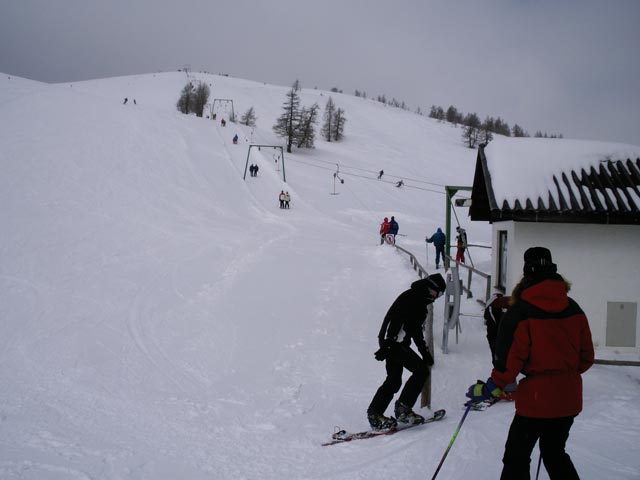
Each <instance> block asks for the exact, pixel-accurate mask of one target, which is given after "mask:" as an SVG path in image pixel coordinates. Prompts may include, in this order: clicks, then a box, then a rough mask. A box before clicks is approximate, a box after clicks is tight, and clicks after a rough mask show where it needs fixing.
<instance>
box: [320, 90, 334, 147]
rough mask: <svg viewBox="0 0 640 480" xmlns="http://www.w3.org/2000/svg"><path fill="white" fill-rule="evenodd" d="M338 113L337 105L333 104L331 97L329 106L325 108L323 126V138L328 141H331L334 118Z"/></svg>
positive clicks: (328, 102)
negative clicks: (336, 112)
mask: <svg viewBox="0 0 640 480" xmlns="http://www.w3.org/2000/svg"><path fill="white" fill-rule="evenodd" d="M335 111H336V105H335V103H333V98H331V97H329V100H327V104H326V105H325V107H324V117H323V118H324V123H323V124H322V132H321V133H322V137H323V138H324V139H325V140H326V141H327V142H330V141H331V134H332V133H333V116H334V114H335Z"/></svg>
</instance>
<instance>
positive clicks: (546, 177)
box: [484, 137, 640, 208]
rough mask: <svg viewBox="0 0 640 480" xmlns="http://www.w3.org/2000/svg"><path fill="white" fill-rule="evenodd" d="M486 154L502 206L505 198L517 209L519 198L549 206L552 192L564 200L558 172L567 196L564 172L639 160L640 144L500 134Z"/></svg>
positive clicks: (556, 200) (493, 184)
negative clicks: (608, 163)
mask: <svg viewBox="0 0 640 480" xmlns="http://www.w3.org/2000/svg"><path fill="white" fill-rule="evenodd" d="M484 153H485V157H486V160H487V167H488V168H489V172H490V173H491V184H492V186H493V193H494V195H495V200H496V204H497V206H498V208H501V207H502V205H503V204H504V202H505V201H507V202H508V204H509V205H510V206H511V207H512V208H513V206H514V204H515V202H516V200H519V201H520V203H521V204H522V206H524V205H525V202H526V200H527V199H531V201H532V202H533V203H534V205H537V199H538V198H541V199H542V200H543V202H544V204H545V206H546V207H547V208H548V207H549V205H548V199H549V195H551V196H552V197H553V199H554V201H555V202H556V204H559V203H560V201H559V198H558V193H557V192H558V187H556V185H555V183H554V181H553V177H554V175H555V176H556V178H557V179H558V180H559V185H560V189H562V191H563V195H564V194H568V191H565V190H567V189H566V188H565V185H563V183H562V182H561V181H560V178H561V176H562V173H565V174H566V175H570V173H571V171H575V172H576V173H577V174H578V175H580V171H581V170H582V169H584V170H586V171H587V172H588V171H589V169H590V168H591V167H594V168H595V169H596V171H597V170H598V169H599V167H600V164H601V163H602V162H606V161H607V160H611V161H614V162H615V161H617V160H623V161H624V160H626V159H632V160H635V159H637V158H640V147H639V146H636V145H627V144H623V143H610V142H599V141H591V140H569V139H557V138H554V139H548V138H530V137H527V138H512V137H497V138H495V139H494V140H493V141H492V142H491V143H489V145H487V146H486V147H485V149H484ZM565 198H567V197H565Z"/></svg>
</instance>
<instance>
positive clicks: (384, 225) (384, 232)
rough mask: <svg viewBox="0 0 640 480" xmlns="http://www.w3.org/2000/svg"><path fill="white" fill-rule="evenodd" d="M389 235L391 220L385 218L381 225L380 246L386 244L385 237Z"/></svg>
mask: <svg viewBox="0 0 640 480" xmlns="http://www.w3.org/2000/svg"><path fill="white" fill-rule="evenodd" d="M387 233H389V219H388V218H387V217H384V220H383V221H382V223H381V224H380V245H382V244H383V243H384V237H386V236H387Z"/></svg>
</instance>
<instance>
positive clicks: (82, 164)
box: [0, 72, 640, 480]
mask: <svg viewBox="0 0 640 480" xmlns="http://www.w3.org/2000/svg"><path fill="white" fill-rule="evenodd" d="M194 76H195V77H196V78H197V79H199V80H202V81H205V82H207V83H209V84H211V91H212V95H211V99H212V100H213V99H214V98H220V99H233V100H234V109H235V112H236V115H241V114H242V113H244V112H245V111H246V110H247V109H248V108H249V107H250V106H253V107H254V108H255V111H256V114H257V117H258V120H257V122H258V126H257V128H255V129H250V128H246V127H241V126H239V125H236V124H232V123H227V126H226V127H221V126H220V123H219V121H216V122H213V121H211V120H207V119H199V118H196V117H194V116H185V115H181V114H180V113H178V112H177V110H176V109H175V103H176V101H177V99H178V96H179V93H180V90H181V88H182V87H183V86H184V84H185V83H186V81H187V78H186V76H185V74H184V73H178V72H174V73H158V74H149V75H139V76H131V77H120V78H110V79H103V80H94V81H88V82H81V83H74V84H57V85H46V84H41V83H38V82H32V81H28V80H25V79H20V78H15V77H9V76H7V75H3V76H2V78H1V79H0V166H1V168H2V175H0V220H1V222H0V224H1V225H2V228H1V230H0V478H2V479H29V480H31V479H34V480H35V479H56V480H57V479H83V480H85V479H118V480H120V479H153V480H164V479H166V480H173V479H176V478H185V479H261V480H271V479H273V480H281V479H289V478H291V479H345V480H346V479H349V480H353V479H366V480H375V479H385V478H397V479H424V478H430V477H431V475H432V474H433V472H434V471H435V468H436V466H437V464H438V462H439V460H440V458H441V456H442V454H443V452H444V450H445V448H446V446H447V444H448V443H449V440H450V438H451V436H452V434H453V432H454V429H455V427H456V425H457V424H458V422H459V420H460V418H461V416H462V413H463V407H462V403H463V402H464V400H465V398H464V393H465V391H466V389H467V387H468V385H469V384H471V383H473V382H475V380H476V379H478V378H481V379H484V378H486V377H487V375H488V374H489V372H490V358H489V357H490V355H489V349H488V346H487V342H486V339H485V337H484V327H483V324H482V319H481V318H480V317H479V315H480V314H481V311H482V310H481V307H480V306H479V304H478V303H477V302H475V300H473V299H471V300H465V302H464V304H463V307H462V310H463V313H464V314H465V315H464V316H463V317H462V321H461V327H462V332H461V333H460V335H459V338H458V339H457V341H456V336H455V333H454V332H451V335H450V345H449V348H450V353H449V354H447V355H444V354H442V353H441V350H440V348H436V352H435V356H436V365H435V367H434V369H433V406H434V408H446V409H447V411H448V415H447V417H446V418H445V419H444V420H443V421H441V422H438V423H435V424H432V425H428V426H425V427H421V428H417V429H414V430H411V431H408V432H403V433H401V434H398V435H394V436H390V437H382V438H377V439H372V440H367V441H363V442H355V443H351V444H343V445H336V446H332V447H321V446H320V444H321V443H322V442H324V441H327V440H328V439H329V437H330V434H331V433H332V432H333V430H334V427H335V426H341V427H343V428H348V429H364V428H366V427H367V423H366V415H365V411H366V408H367V406H368V404H369V401H370V400H371V397H372V395H373V393H374V392H375V390H376V389H377V387H378V385H379V383H380V382H381V381H382V379H383V377H384V366H383V364H382V363H379V362H376V361H375V360H374V358H373V352H374V351H375V350H376V348H377V340H376V336H377V332H378V329H379V326H380V322H381V321H382V318H383V316H384V314H385V313H386V310H387V308H388V307H389V305H390V304H391V302H392V301H393V300H394V299H395V298H396V296H397V295H398V294H399V293H401V292H402V291H403V290H405V289H406V288H408V286H409V284H410V283H411V282H412V281H413V280H415V279H416V278H417V277H416V274H415V272H414V271H413V270H412V269H411V267H410V265H409V262H408V260H407V258H406V256H403V255H402V254H400V253H399V252H398V251H396V250H395V249H393V248H392V247H388V246H380V245H378V234H377V232H378V226H379V223H380V222H381V220H382V218H383V217H384V216H391V215H395V217H396V219H397V220H398V222H399V223H400V233H401V234H403V235H404V236H400V237H399V238H398V242H399V244H401V245H402V246H403V247H404V248H406V249H408V250H410V251H412V252H413V253H414V254H415V255H416V256H417V257H418V259H419V260H420V261H421V262H422V263H423V264H426V267H427V269H429V270H431V271H433V269H434V264H433V261H434V255H433V253H434V252H433V249H432V248H431V249H430V250H429V251H428V262H427V258H426V256H427V250H426V248H425V247H426V246H425V242H424V237H425V235H431V234H432V233H433V232H434V231H435V229H436V228H437V227H439V226H440V227H444V213H445V198H444V194H443V186H444V185H470V184H471V181H472V178H473V172H474V165H475V155H476V152H475V151H474V150H470V149H467V148H465V147H464V146H463V145H462V142H461V140H460V134H461V132H460V129H457V128H455V127H453V126H451V125H448V124H439V123H437V122H435V121H433V120H431V119H428V118H425V117H421V116H417V115H414V114H412V113H410V112H407V111H402V110H399V109H394V108H390V107H385V106H383V105H381V104H380V103H377V102H374V101H372V100H365V99H362V98H356V97H352V96H349V95H341V94H335V93H331V94H329V93H328V92H322V91H319V90H312V89H304V90H303V91H302V95H301V96H302V103H303V105H311V104H312V103H313V102H318V103H319V105H320V106H321V107H324V104H325V103H326V100H327V99H328V97H329V95H331V96H333V99H334V101H335V103H336V105H337V106H338V107H339V108H343V109H344V110H345V114H346V117H347V119H348V123H347V125H346V135H347V137H346V139H345V140H344V141H343V142H340V143H333V142H332V143H328V142H325V141H324V140H322V139H320V138H317V140H316V148H315V149H313V150H296V151H294V153H293V154H290V155H289V154H285V159H284V160H285V162H284V165H282V159H279V160H280V161H278V162H277V163H276V161H275V160H276V159H277V156H275V155H276V150H274V149H270V148H263V149H261V150H260V151H258V152H256V151H255V150H254V151H253V153H252V156H251V158H250V161H249V163H257V164H258V165H259V166H260V172H259V175H258V177H257V178H251V177H249V176H247V178H246V180H243V178H242V177H243V173H244V167H245V162H246V160H247V145H248V143H249V142H253V143H261V144H269V145H270V144H278V145H281V144H282V141H281V140H280V139H278V138H276V137H275V136H274V134H273V132H272V130H271V127H272V125H273V123H274V121H275V119H276V117H277V116H279V115H280V112H281V104H282V103H283V101H284V99H285V92H286V91H287V90H288V88H286V87H278V86H272V85H265V84H262V83H256V82H251V81H246V80H239V79H233V78H228V77H220V76H213V75H204V74H195V75H194ZM124 97H128V98H129V102H128V103H127V104H126V105H123V99H124ZM134 98H135V99H136V103H137V104H136V105H133V104H132V100H133V99H134ZM229 108H230V106H229V104H228V103H225V104H219V109H218V111H217V112H216V113H217V117H218V120H219V119H221V118H228V115H229V113H230V111H229ZM235 133H238V134H239V136H240V144H239V145H233V144H232V142H231V139H232V137H233V135H234V134H235ZM541 141H544V140H541ZM556 141H558V140H556ZM283 166H284V168H285V171H286V180H287V182H286V183H284V182H283V181H282V174H283V172H282V167H283ZM338 166H339V172H340V173H339V175H340V177H342V178H344V180H345V183H344V184H342V183H339V182H337V183H336V184H334V177H333V173H334V172H335V171H336V169H337V168H338ZM380 169H384V171H385V176H384V177H383V179H382V180H377V179H376V177H377V172H378V171H379V170H380ZM398 179H403V180H404V182H405V184H406V186H405V187H403V188H396V187H395V185H394V184H395V181H397V180H398ZM334 188H335V193H338V194H337V195H332V193H334ZM281 189H284V190H288V191H289V192H290V193H291V195H292V204H291V209H290V210H280V209H279V208H278V205H277V196H278V193H279V192H280V190H281ZM457 213H458V216H459V220H460V222H461V223H462V224H463V225H464V226H465V228H466V229H467V231H468V234H469V239H470V242H471V243H473V244H479V245H489V243H490V239H489V235H490V229H489V226H488V225H485V224H482V223H470V222H469V221H468V219H467V217H466V211H463V210H462V211H460V210H459V211H458V212H457ZM541 243H543V242H541ZM470 254H471V258H472V260H473V262H474V264H475V265H476V266H477V267H478V268H480V269H481V270H485V271H486V270H487V269H488V268H489V262H490V251H489V250H488V249H480V248H474V249H472V250H471V252H470ZM572 280H574V281H580V279H572ZM483 288H484V286H483V285H481V284H479V285H478V291H479V292H481V291H482V289H483ZM478 295H480V293H478ZM441 302H442V300H439V303H437V304H436V306H435V334H436V343H437V344H438V345H439V343H440V339H441V335H442V317H443V305H442V303H441ZM587 313H588V312H587ZM584 383H585V408H584V411H583V413H582V414H581V415H580V416H579V417H578V419H577V421H576V423H575V424H574V427H573V429H572V432H571V437H570V439H569V443H568V451H569V453H570V454H571V455H572V457H573V460H574V462H575V464H576V466H577V468H578V470H579V472H580V474H581V477H582V478H583V479H605V478H606V479H609V480H623V479H637V478H640V405H639V404H638V398H640V370H639V369H637V368H633V367H610V366H594V367H593V368H592V369H591V370H590V371H589V372H587V374H586V375H585V376H584ZM423 413H427V412H426V411H425V412H423ZM512 415H513V405H512V404H509V403H499V404H497V405H495V406H494V407H492V408H491V409H489V410H487V411H485V412H472V413H470V414H469V416H468V417H467V419H466V422H465V424H464V425H463V427H462V429H461V431H460V434H459V435H458V438H457V440H456V443H455V444H454V446H453V448H452V450H451V452H450V453H449V456H448V458H447V460H446V462H445V463H444V466H443V467H442V470H441V471H440V474H439V477H438V478H443V479H462V478H469V477H473V478H474V479H478V480H482V479H495V478H498V477H499V472H500V470H501V462H500V459H501V456H502V449H503V445H504V441H505V439H506V434H507V429H508V426H509V424H510V421H511V418H512ZM532 461H533V465H532V470H535V464H536V463H537V453H536V454H534V457H533V460H532ZM540 478H542V479H544V478H548V477H547V476H546V472H544V468H543V472H542V473H541V475H540Z"/></svg>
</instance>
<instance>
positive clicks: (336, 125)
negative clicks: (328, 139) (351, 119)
mask: <svg viewBox="0 0 640 480" xmlns="http://www.w3.org/2000/svg"><path fill="white" fill-rule="evenodd" d="M345 123H347V119H346V118H345V116H344V110H343V109H341V108H338V109H337V110H336V113H335V114H334V116H333V139H334V140H335V141H336V142H339V141H340V140H342V137H344V124H345Z"/></svg>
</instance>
